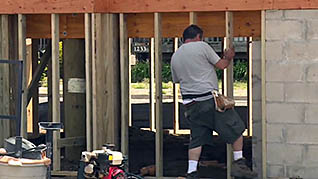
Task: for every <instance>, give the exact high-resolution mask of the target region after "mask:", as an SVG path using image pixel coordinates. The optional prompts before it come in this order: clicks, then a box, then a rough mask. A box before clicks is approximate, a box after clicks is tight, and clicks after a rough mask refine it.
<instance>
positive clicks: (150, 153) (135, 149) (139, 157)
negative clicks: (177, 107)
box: [129, 127, 252, 179]
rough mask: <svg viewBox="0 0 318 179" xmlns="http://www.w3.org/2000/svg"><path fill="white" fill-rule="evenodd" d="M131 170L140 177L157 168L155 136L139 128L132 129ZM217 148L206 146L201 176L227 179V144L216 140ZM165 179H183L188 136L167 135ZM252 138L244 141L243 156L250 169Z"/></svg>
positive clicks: (130, 145)
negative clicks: (174, 178) (170, 178)
mask: <svg viewBox="0 0 318 179" xmlns="http://www.w3.org/2000/svg"><path fill="white" fill-rule="evenodd" d="M129 137H130V140H129V159H130V161H129V168H130V171H131V172H133V173H139V170H140V169H141V168H142V167H147V166H150V165H154V164H155V133H154V132H150V131H145V130H140V129H138V128H133V127H132V128H130V129H129ZM214 139H215V141H214V146H204V147H203V152H202V155H201V158H200V165H199V174H200V176H201V177H204V178H213V179H225V178H226V144H225V143H224V142H222V141H221V140H220V139H219V138H218V137H217V136H215V137H214ZM163 141H164V144H163V148H164V150H163V158H164V159H163V160H164V164H163V165H164V176H167V177H177V176H184V174H185V173H186V170H187V162H188V156H187V155H188V143H189V135H178V136H176V135H171V134H167V133H166V134H164V139H163ZM251 141H252V140H251V137H245V138H244V149H243V150H244V156H245V157H246V158H247V160H248V161H249V165H251V158H252V143H251Z"/></svg>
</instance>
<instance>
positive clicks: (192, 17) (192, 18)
mask: <svg viewBox="0 0 318 179" xmlns="http://www.w3.org/2000/svg"><path fill="white" fill-rule="evenodd" d="M189 20H190V25H191V24H198V21H197V14H196V13H195V12H189Z"/></svg>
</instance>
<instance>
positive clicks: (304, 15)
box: [284, 10, 318, 19]
mask: <svg viewBox="0 0 318 179" xmlns="http://www.w3.org/2000/svg"><path fill="white" fill-rule="evenodd" d="M284 16H285V18H286V19H317V18H318V10H285V11H284Z"/></svg>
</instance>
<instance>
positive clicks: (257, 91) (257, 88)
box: [252, 77, 262, 100]
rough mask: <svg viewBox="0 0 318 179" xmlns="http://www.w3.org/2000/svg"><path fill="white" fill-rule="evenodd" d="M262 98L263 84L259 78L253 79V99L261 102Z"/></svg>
mask: <svg viewBox="0 0 318 179" xmlns="http://www.w3.org/2000/svg"><path fill="white" fill-rule="evenodd" d="M261 98H262V82H261V80H260V79H259V78H256V77H254V78H252V99H253V100H261Z"/></svg>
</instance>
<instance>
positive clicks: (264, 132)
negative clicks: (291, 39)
mask: <svg viewBox="0 0 318 179" xmlns="http://www.w3.org/2000/svg"><path fill="white" fill-rule="evenodd" d="M265 17H266V11H262V36H261V73H262V74H261V78H262V79H261V84H262V98H261V99H262V174H263V176H262V178H263V179H266V178H267V126H266V123H267V122H266V79H265V78H266V18H265Z"/></svg>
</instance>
